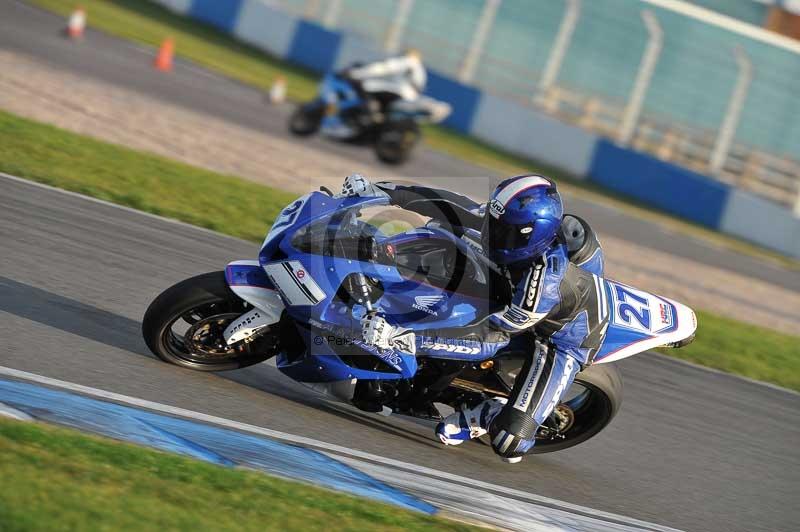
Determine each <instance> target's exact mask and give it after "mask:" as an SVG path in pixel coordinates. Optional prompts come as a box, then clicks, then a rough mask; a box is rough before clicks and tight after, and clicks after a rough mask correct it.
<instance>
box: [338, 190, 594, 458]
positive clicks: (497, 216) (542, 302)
mask: <svg viewBox="0 0 800 532" xmlns="http://www.w3.org/2000/svg"><path fill="white" fill-rule="evenodd" d="M342 193H343V195H346V196H352V195H358V196H388V198H389V202H390V203H391V204H393V205H397V206H399V207H402V208H404V209H407V210H410V211H414V212H417V213H419V214H422V215H424V216H428V217H431V218H433V219H435V220H436V221H437V222H438V223H440V224H443V225H447V226H448V228H449V229H451V230H452V231H453V232H454V234H456V235H457V236H461V237H462V238H464V239H470V238H471V239H473V241H477V242H473V243H474V244H477V243H478V242H479V245H480V247H481V248H482V250H483V253H484V254H485V256H486V257H488V258H489V259H490V260H491V261H493V262H494V263H495V264H496V265H497V267H498V268H499V270H500V271H501V272H502V273H503V275H504V276H505V278H506V279H507V281H508V283H509V284H510V288H511V290H508V292H509V293H510V294H511V296H510V300H507V301H505V303H506V305H505V309H504V310H502V311H500V312H497V313H495V314H492V315H491V316H489V318H488V319H486V320H483V321H482V322H480V323H478V324H475V325H472V326H468V327H463V328H457V329H451V330H448V331H446V332H443V331H432V332H430V333H429V332H428V331H421V332H420V331H417V337H416V339H415V343H416V344H415V345H416V346H417V348H420V349H425V348H426V346H432V345H433V346H435V345H437V344H439V345H441V343H442V342H444V343H446V342H449V341H457V340H462V341H468V342H471V344H470V345H478V346H480V348H481V350H482V351H484V352H486V353H487V354H489V356H491V354H493V353H496V352H497V351H499V350H500V349H502V348H503V347H505V346H506V345H507V344H508V342H509V339H510V336H511V335H515V334H520V333H523V332H525V331H531V330H533V331H535V333H536V334H535V338H538V340H536V341H535V342H533V341H532V345H531V346H530V357H529V358H528V359H527V360H526V362H525V364H524V365H523V367H522V369H521V370H520V372H519V374H518V375H517V378H516V380H515V383H514V387H513V390H512V392H511V394H510V396H509V398H508V400H507V401H506V400H504V399H497V398H495V399H490V400H487V401H484V402H483V403H481V404H479V405H477V406H475V407H474V408H471V409H470V408H465V409H464V410H462V411H460V412H455V413H454V414H452V415H450V416H448V417H447V418H445V419H444V420H443V421H442V422H441V423H439V425H438V426H437V428H436V433H437V435H438V437H439V439H440V440H441V441H442V442H443V443H445V444H447V445H457V444H460V443H462V442H463V441H466V440H468V439H470V438H475V437H479V436H482V435H484V434H486V433H488V434H489V436H490V438H491V441H492V447H493V449H494V451H495V452H496V453H497V454H498V455H499V456H500V457H501V458H503V459H504V460H506V461H508V462H518V461H519V460H521V458H522V456H523V455H524V454H525V453H526V452H527V451H528V450H530V449H531V447H532V446H533V445H534V443H535V439H534V436H535V434H536V432H537V430H538V427H539V425H541V424H542V423H544V422H545V420H547V419H548V417H549V416H550V415H551V414H552V413H553V409H554V408H555V407H556V406H557V405H558V403H559V401H560V398H561V396H562V394H563V393H564V392H565V391H566V390H567V389H569V387H570V384H571V383H572V380H573V378H574V377H575V375H576V374H577V373H578V372H579V371H580V370H581V368H582V367H583V366H585V365H588V364H591V362H592V360H593V357H594V355H595V354H596V353H597V350H598V349H599V348H600V346H601V344H602V340H603V336H604V334H605V331H606V328H607V326H608V311H607V309H606V308H605V305H603V303H602V302H603V298H602V297H601V293H600V290H601V289H602V284H601V282H600V280H599V278H598V277H599V276H601V275H602V273H603V253H602V249H601V248H600V245H599V242H598V241H597V238H596V237H595V235H594V233H593V232H592V230H591V228H590V227H589V226H588V224H587V223H586V222H585V221H583V220H581V219H580V218H578V217H576V216H572V215H568V214H567V215H565V214H564V212H563V204H562V201H561V197H560V195H559V194H558V192H557V190H556V186H555V184H554V183H553V182H552V181H550V180H549V179H547V178H545V177H542V176H539V175H521V176H516V177H512V178H510V179H507V180H505V181H503V182H501V183H500V184H499V185H498V186H497V187H496V189H495V190H494V192H493V194H492V195H491V197H490V198H489V202H488V204H486V205H479V204H477V203H475V202H474V201H472V200H471V199H469V198H467V197H465V196H461V195H459V194H455V193H452V192H448V191H444V190H437V189H432V188H427V187H420V186H404V185H398V184H393V183H377V184H372V183H369V182H368V181H367V180H366V179H365V178H364V177H362V176H360V175H352V176H349V177H348V178H347V179H346V180H345V183H344V186H343V188H342ZM362 333H363V337H364V340H365V341H366V342H368V343H371V344H373V345H376V346H378V347H381V348H393V347H394V348H403V347H404V346H407V345H408V338H409V331H407V330H405V329H402V328H400V327H397V326H395V325H393V324H391V323H389V322H388V321H387V319H386V317H385V316H382V315H381V314H380V313H377V312H372V313H368V314H367V315H366V316H365V317H364V318H363V320H362ZM433 336H435V338H432V337H433ZM442 336H446V338H442ZM405 350H407V349H405ZM487 358H488V357H487Z"/></svg>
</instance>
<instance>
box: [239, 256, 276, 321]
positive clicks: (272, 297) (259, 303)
mask: <svg viewBox="0 0 800 532" xmlns="http://www.w3.org/2000/svg"><path fill="white" fill-rule="evenodd" d="M237 266H238V267H243V268H252V269H254V270H256V271H258V272H259V273H263V270H262V268H261V265H260V264H259V263H258V261H257V260H237V261H234V262H231V263H230V264H228V268H227V270H228V271H230V270H231V268H232V267H237ZM264 278H265V279H266V275H264ZM228 286H229V287H230V289H231V291H233V293H234V294H236V295H237V296H239V297H240V298H242V299H243V300H245V301H247V302H248V303H250V304H251V305H253V306H254V307H256V308H258V309H261V311H262V313H261V316H262V318H263V320H265V324H267V325H271V324H273V323H277V322H278V321H280V319H281V314H282V313H283V309H284V308H286V307H285V305H284V304H283V300H282V299H281V296H280V294H279V293H278V291H277V290H275V289H274V288H273V287H271V286H269V287H268V286H264V285H257V284H239V283H232V282H230V278H228Z"/></svg>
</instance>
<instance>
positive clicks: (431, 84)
mask: <svg viewBox="0 0 800 532" xmlns="http://www.w3.org/2000/svg"><path fill="white" fill-rule="evenodd" d="M425 92H426V93H427V94H428V95H430V96H431V97H433V98H436V99H437V100H443V101H445V102H447V103H449V104H450V105H452V106H453V112H452V113H451V114H450V116H448V117H447V120H445V121H444V124H445V125H446V126H449V127H452V128H453V129H456V130H458V131H460V132H462V133H469V131H470V128H471V127H472V120H473V118H474V117H475V113H476V112H477V110H478V104H479V103H480V100H481V93H480V91H479V90H478V89H475V88H473V87H468V86H466V85H462V84H461V83H459V82H457V81H454V80H452V79H450V78H448V77H445V76H442V75H441V74H438V73H436V72H434V71H432V70H428V85H427V88H426V89H425Z"/></svg>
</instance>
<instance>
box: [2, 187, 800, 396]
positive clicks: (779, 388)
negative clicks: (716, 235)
mask: <svg viewBox="0 0 800 532" xmlns="http://www.w3.org/2000/svg"><path fill="white" fill-rule="evenodd" d="M0 178H5V179H8V180H9V181H16V182H18V183H24V184H26V185H29V186H32V187H37V188H42V189H45V190H49V191H51V192H57V193H59V194H66V195H67V196H72V197H74V198H80V199H83V200H85V201H90V202H92V203H98V204H100V205H104V206H106V207H112V208H115V209H121V210H123V211H125V212H129V213H134V214H138V215H140V216H144V217H147V218H153V219H155V220H161V221H162V222H167V223H170V224H175V225H180V226H182V227H185V228H190V229H194V230H196V231H202V232H204V233H208V234H211V235H215V236H218V237H220V238H228V239H230V240H235V241H238V242H244V243H245V244H251V245H252V244H253V243H252V242H248V241H247V240H243V239H241V238H236V237H235V236H230V235H226V234H224V233H219V232H217V231H213V230H211V229H206V228H205V227H200V226H197V225H192V224H189V223H186V222H182V221H180V220H175V219H174V218H165V217H163V216H159V215H157V214H152V213H149V212H145V211H140V210H137V209H133V208H131V207H126V206H124V205H118V204H116V203H111V202H109V201H105V200H101V199H97V198H93V197H91V196H86V195H84V194H79V193H78V192H72V191H71V190H64V189H62V188H56V187H52V186H50V185H45V184H43V183H37V182H36V181H31V180H30V179H25V178H24V177H18V176H15V175H11V174H6V173H3V172H0ZM651 353H655V354H656V355H657V356H659V357H663V358H666V359H668V360H669V361H670V362H675V363H677V364H684V365H686V366H690V367H692V368H694V369H698V370H701V371H707V372H709V373H716V374H721V375H726V376H728V377H730V378H732V379H736V380H742V381H745V382H747V383H749V384H757V385H759V386H764V387H766V388H769V389H771V390H775V391H779V392H784V393H788V394H790V395H800V392H796V391H794V390H790V389H789V388H784V387H783V386H778V385H777V384H772V383H769V382H764V381H758V380H755V379H751V378H748V377H742V376H741V375H736V374H733V373H728V372H726V371H722V370H718V369H713V368H708V367H706V366H701V365H699V364H696V363H694V362H689V361H686V360H681V359H679V358H673V357H671V356H669V355H664V354H661V353H656V352H655V351H651Z"/></svg>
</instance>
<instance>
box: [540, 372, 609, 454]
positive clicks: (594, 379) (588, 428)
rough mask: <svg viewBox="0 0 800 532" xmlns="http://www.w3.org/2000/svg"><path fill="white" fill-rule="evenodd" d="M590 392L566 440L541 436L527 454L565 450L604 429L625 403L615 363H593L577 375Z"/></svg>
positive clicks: (565, 435)
mask: <svg viewBox="0 0 800 532" xmlns="http://www.w3.org/2000/svg"><path fill="white" fill-rule="evenodd" d="M575 382H576V383H578V384H580V385H581V386H583V387H584V388H586V389H587V390H588V391H590V392H591V393H590V394H589V395H588V399H587V400H586V403H585V404H583V405H581V406H580V407H578V408H576V409H575V411H574V415H575V421H574V423H573V425H572V426H571V427H570V428H569V429H568V430H567V431H566V432H565V433H564V439H563V440H538V439H537V441H536V445H534V446H533V449H531V450H530V451H529V453H528V454H542V453H551V452H555V451H562V450H564V449H568V448H570V447H574V446H575V445H578V444H580V443H583V442H585V441H586V440H588V439H589V438H591V437H593V436H595V435H596V434H597V433H598V432H600V431H601V430H603V429H604V428H605V427H606V426H608V424H609V423H611V420H612V419H614V416H616V415H617V411H618V410H619V407H620V405H622V375H621V374H620V372H619V370H618V369H617V367H616V366H615V365H613V364H594V365H592V366H589V367H588V368H586V369H584V370H583V371H581V372H580V373H578V375H577V376H576V377H575Z"/></svg>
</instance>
